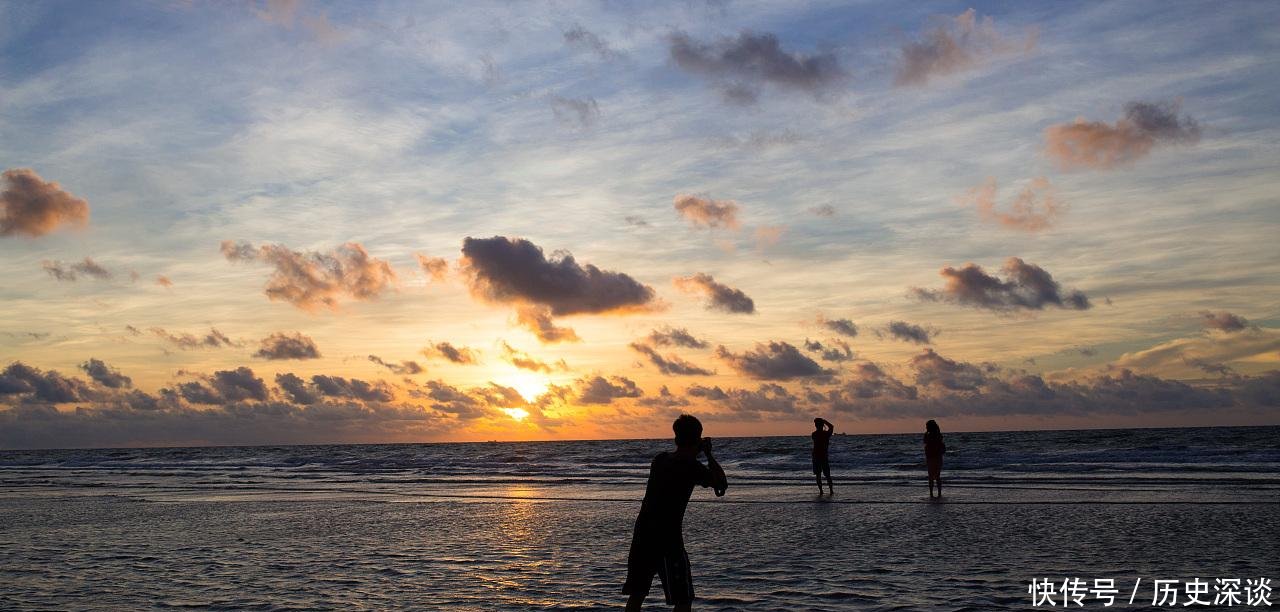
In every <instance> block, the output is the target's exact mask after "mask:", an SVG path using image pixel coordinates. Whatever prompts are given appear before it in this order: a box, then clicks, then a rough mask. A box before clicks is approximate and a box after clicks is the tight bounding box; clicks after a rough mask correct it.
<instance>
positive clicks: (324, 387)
mask: <svg viewBox="0 0 1280 612" xmlns="http://www.w3.org/2000/svg"><path fill="white" fill-rule="evenodd" d="M241 369H243V368H241ZM311 385H312V386H313V387H314V388H315V390H316V391H317V392H319V393H320V395H323V396H325V397H330V398H346V399H356V400H362V401H366V402H389V401H391V400H392V399H395V394H394V393H393V392H392V390H391V387H390V386H389V385H387V384H386V383H385V382H382V381H378V382H374V383H370V382H368V381H364V380H360V379H358V378H350V379H348V378H343V377H341V376H325V375H323V374H317V375H315V376H312V377H311Z"/></svg>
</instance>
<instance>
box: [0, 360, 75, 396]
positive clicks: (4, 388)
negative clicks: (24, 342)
mask: <svg viewBox="0 0 1280 612" xmlns="http://www.w3.org/2000/svg"><path fill="white" fill-rule="evenodd" d="M14 395H24V396H26V398H27V399H28V400H30V401H34V402H39V403H49V404H62V403H69V402H76V401H80V400H81V399H85V398H88V397H90V393H89V389H88V385H86V384H85V383H84V382H83V381H81V380H80V379H77V378H68V377H65V376H63V375H61V374H59V373H58V372H56V371H54V370H49V371H42V370H40V369H39V368H33V367H31V366H29V365H27V364H25V363H22V362H20V361H15V362H13V363H11V364H9V366H8V367H6V368H5V369H4V371H2V372H0V397H4V396H14Z"/></svg>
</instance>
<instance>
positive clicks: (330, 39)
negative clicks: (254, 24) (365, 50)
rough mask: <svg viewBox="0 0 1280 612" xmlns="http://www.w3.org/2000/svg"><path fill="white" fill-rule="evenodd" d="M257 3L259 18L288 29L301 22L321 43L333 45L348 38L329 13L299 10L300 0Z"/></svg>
mask: <svg viewBox="0 0 1280 612" xmlns="http://www.w3.org/2000/svg"><path fill="white" fill-rule="evenodd" d="M256 4H257V3H255V7H254V8H253V14H254V15H255V16H257V17H258V19H261V20H263V21H265V22H267V23H271V24H275V25H277V26H280V27H282V28H285V29H287V30H292V29H293V26H294V25H295V24H296V23H299V22H300V23H302V27H303V28H305V29H306V30H307V33H309V34H310V35H311V37H312V38H314V39H315V40H316V41H317V42H319V43H321V44H325V45H333V44H337V43H339V42H342V40H343V39H345V38H346V34H344V33H343V32H342V31H341V30H339V29H338V28H336V27H334V25H333V23H331V22H330V21H329V16H328V14H326V13H323V12H321V13H316V14H307V13H302V12H300V11H299V10H298V9H299V8H301V6H302V3H301V2H300V0H265V2H263V3H262V5H261V7H260V8H259V7H258V6H256Z"/></svg>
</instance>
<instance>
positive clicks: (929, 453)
mask: <svg viewBox="0 0 1280 612" xmlns="http://www.w3.org/2000/svg"><path fill="white" fill-rule="evenodd" d="M946 453H947V445H946V443H945V442H943V441H942V430H941V429H938V422H937V421H935V420H933V419H929V422H928V423H925V424H924V462H925V465H927V466H928V467H929V497H930V498H931V499H932V498H933V483H934V481H937V483H938V497H942V456H943V455H945V454H946Z"/></svg>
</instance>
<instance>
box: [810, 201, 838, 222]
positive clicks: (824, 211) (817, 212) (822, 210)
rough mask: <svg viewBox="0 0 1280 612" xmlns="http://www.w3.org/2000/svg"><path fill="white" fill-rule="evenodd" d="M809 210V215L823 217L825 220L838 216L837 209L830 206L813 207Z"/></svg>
mask: <svg viewBox="0 0 1280 612" xmlns="http://www.w3.org/2000/svg"><path fill="white" fill-rule="evenodd" d="M807 210H808V213H809V214H811V215H813V216H815V217H823V218H827V219H829V218H831V217H834V216H836V207H834V206H832V205H830V204H823V205H821V206H811V207H809V208H808V209H807Z"/></svg>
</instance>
